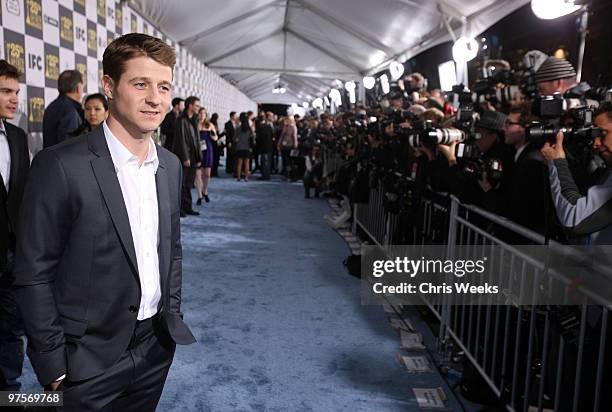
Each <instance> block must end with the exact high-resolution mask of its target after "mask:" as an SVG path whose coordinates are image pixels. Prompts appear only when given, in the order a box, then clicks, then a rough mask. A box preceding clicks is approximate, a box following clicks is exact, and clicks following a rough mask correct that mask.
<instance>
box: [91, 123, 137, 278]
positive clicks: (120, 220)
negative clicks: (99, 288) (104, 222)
mask: <svg viewBox="0 0 612 412" xmlns="http://www.w3.org/2000/svg"><path fill="white" fill-rule="evenodd" d="M87 138H88V140H89V147H90V149H91V151H92V152H94V153H95V154H96V155H97V156H98V157H97V158H95V159H93V160H92V161H91V167H92V168H93V172H94V175H95V177H96V181H97V182H98V186H99V187H100V191H101V192H102V196H103V197H104V203H105V204H106V207H107V209H108V212H109V213H110V216H111V219H112V221H113V225H114V227H115V230H116V231H117V234H118V235H119V239H120V240H121V244H122V246H123V249H124V250H125V252H126V254H127V256H128V258H129V260H130V263H131V265H132V269H133V270H134V273H135V274H136V276H138V261H137V260H136V251H135V249H134V240H133V239H132V231H131V228H130V220H129V218H128V214H127V209H126V207H125V201H124V200H123V193H122V192H121V186H120V185H119V179H118V178H117V172H116V171H115V165H114V164H113V159H112V158H111V156H110V151H109V150H108V146H107V144H106V139H105V137H104V129H103V128H102V127H99V128H97V129H96V130H94V131H93V132H91V133H89V134H88V135H87Z"/></svg>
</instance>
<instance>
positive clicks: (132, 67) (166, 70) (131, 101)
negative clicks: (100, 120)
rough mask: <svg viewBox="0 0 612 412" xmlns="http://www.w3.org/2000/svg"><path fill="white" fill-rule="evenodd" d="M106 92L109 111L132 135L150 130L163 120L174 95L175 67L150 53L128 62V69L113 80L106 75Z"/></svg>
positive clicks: (126, 65) (104, 82)
mask: <svg viewBox="0 0 612 412" xmlns="http://www.w3.org/2000/svg"><path fill="white" fill-rule="evenodd" d="M103 86H104V92H105V93H106V95H107V96H108V97H109V99H110V103H111V107H110V115H111V116H112V117H114V118H115V119H116V120H117V121H118V122H119V123H120V124H121V125H122V126H123V127H124V128H125V129H126V130H127V131H128V132H129V133H130V135H132V136H133V137H137V136H142V137H143V138H144V137H146V136H145V134H149V133H151V132H153V131H154V130H156V129H157V128H158V127H159V125H160V124H161V122H162V120H163V118H164V115H165V111H166V109H165V108H166V107H168V106H169V105H170V98H171V97H172V68H171V67H169V66H165V65H163V64H161V63H158V62H156V61H155V60H153V59H151V58H150V57H144V56H141V57H136V58H134V59H130V60H128V61H127V62H126V63H125V71H124V73H123V74H122V75H121V78H120V79H119V81H118V82H117V84H114V83H113V81H112V79H111V78H110V77H109V76H104V80H103Z"/></svg>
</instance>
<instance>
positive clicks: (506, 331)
mask: <svg viewBox="0 0 612 412" xmlns="http://www.w3.org/2000/svg"><path fill="white" fill-rule="evenodd" d="M408 180H409V179H408ZM413 189H414V188H413V187H411V186H410V185H408V186H407V190H408V191H410V190H413ZM385 192H386V189H385V186H384V183H383V181H382V180H381V181H379V183H378V185H377V186H376V187H374V188H372V189H371V190H370V197H369V203H367V204H355V205H353V210H354V214H353V217H354V226H353V227H354V228H356V229H361V230H363V231H364V232H365V233H366V234H367V235H368V236H369V237H370V238H371V239H372V240H373V241H374V242H375V243H376V244H377V245H378V246H379V247H381V248H383V249H387V250H388V248H389V247H390V246H391V245H400V244H410V245H431V244H438V245H446V250H447V257H452V256H454V251H455V250H456V249H457V248H459V247H469V248H473V251H474V253H475V254H476V253H478V252H484V251H485V250H486V249H489V251H490V250H493V249H495V254H494V255H493V256H494V258H495V261H494V262H492V263H491V265H498V266H497V270H498V272H499V273H500V275H501V273H507V274H508V276H514V277H515V278H516V279H517V282H521V283H520V290H521V293H522V291H523V290H524V289H526V290H527V289H529V288H532V287H538V283H536V281H535V280H534V279H540V278H541V276H548V275H551V276H552V275H554V273H552V272H549V271H548V270H547V267H546V262H539V261H535V260H534V259H533V258H532V257H530V256H527V255H525V254H524V253H522V252H521V250H519V249H517V247H515V246H514V245H516V244H529V245H543V244H544V243H547V244H549V245H552V246H554V247H557V248H563V247H564V246H563V245H560V244H558V243H555V242H547V239H546V238H545V237H544V236H542V235H540V234H538V233H536V232H533V231H531V230H529V229H526V228H524V227H522V226H519V225H517V224H515V223H513V222H512V221H510V220H508V219H506V218H503V217H501V216H498V215H495V214H493V213H490V212H488V211H485V210H483V209H480V208H478V207H475V206H472V205H466V204H463V203H461V202H460V201H459V200H458V199H457V198H455V197H454V196H449V195H447V194H441V193H435V192H433V191H431V190H425V191H423V192H422V193H420V194H419V198H418V199H415V198H414V197H413V198H412V204H411V206H410V213H392V212H390V211H389V210H388V208H386V207H385V200H386V199H387V198H388V196H389V193H385ZM508 238H511V239H512V242H509V241H508ZM516 242H519V243H516ZM510 243H512V244H510ZM568 253H569V252H568ZM530 282H531V283H530ZM570 286H572V285H568V287H570ZM423 301H424V304H425V305H426V306H428V307H429V309H430V311H431V313H432V314H433V315H435V317H436V318H437V319H438V320H439V330H438V332H437V333H438V341H439V350H441V351H446V350H448V347H449V345H448V344H447V343H448V341H449V340H450V341H452V342H453V343H454V345H455V348H457V349H456V350H460V351H461V352H462V353H463V354H464V356H465V358H466V359H467V360H469V362H470V364H471V367H473V368H474V369H475V370H476V371H477V372H478V373H480V375H481V376H482V378H483V379H484V381H485V382H486V383H487V384H488V385H489V386H490V388H491V389H492V391H493V392H494V393H495V395H496V396H497V397H498V398H499V399H500V400H501V402H503V404H504V405H505V406H506V408H507V409H508V410H510V411H536V410H537V411H543V410H555V411H574V412H578V411H586V410H589V411H604V410H610V409H612V404H611V403H610V402H612V394H610V390H608V391H606V390H605V388H606V385H610V384H611V383H612V350H608V347H610V348H611V349H612V333H611V330H612V328H611V327H608V319H609V314H610V309H611V308H612V303H611V302H609V301H607V300H606V299H605V298H602V297H601V296H599V295H598V294H597V293H596V292H595V293H588V294H587V293H585V299H584V303H583V304H579V305H574V306H538V305H536V304H531V305H524V304H508V305H503V306H500V305H486V304H479V305H462V304H457V303H456V301H454V302H453V304H447V303H445V302H444V301H443V302H442V303H441V304H440V303H436V304H432V303H431V302H429V301H428V299H427V297H425V296H423ZM587 303H588V304H587ZM442 355H443V356H440V358H441V359H448V358H449V356H448V354H442ZM608 389H609V386H608Z"/></svg>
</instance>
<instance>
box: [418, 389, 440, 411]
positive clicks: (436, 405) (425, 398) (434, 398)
mask: <svg viewBox="0 0 612 412" xmlns="http://www.w3.org/2000/svg"><path fill="white" fill-rule="evenodd" d="M412 392H414V396H415V397H416V400H417V403H418V404H419V408H423V409H445V408H446V406H445V405H444V401H445V400H446V395H445V394H444V389H442V388H440V387H438V388H412Z"/></svg>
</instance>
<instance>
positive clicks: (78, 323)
mask: <svg viewBox="0 0 612 412" xmlns="http://www.w3.org/2000/svg"><path fill="white" fill-rule="evenodd" d="M60 323H61V324H62V328H63V329H64V334H66V335H70V336H73V337H77V338H80V337H81V336H83V335H84V334H85V331H86V330H87V321H84V320H74V319H70V318H67V317H65V316H60Z"/></svg>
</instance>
